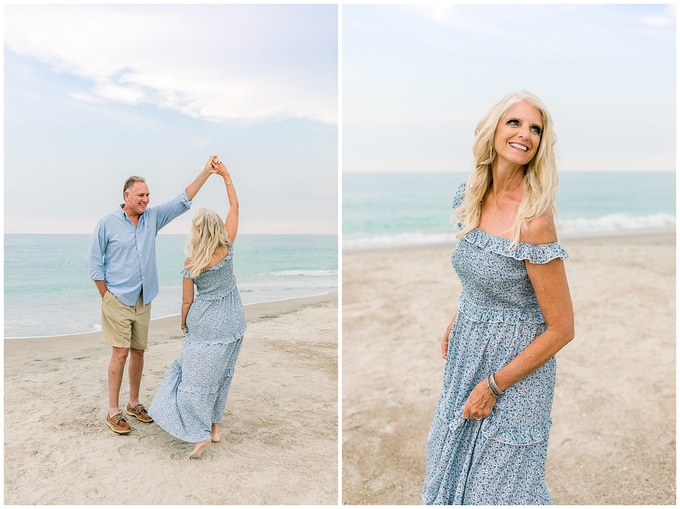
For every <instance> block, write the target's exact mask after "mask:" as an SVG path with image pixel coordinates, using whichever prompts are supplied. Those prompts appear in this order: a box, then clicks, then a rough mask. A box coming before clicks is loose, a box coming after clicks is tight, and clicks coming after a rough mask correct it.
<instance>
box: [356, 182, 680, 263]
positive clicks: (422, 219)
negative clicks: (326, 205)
mask: <svg viewBox="0 0 680 509" xmlns="http://www.w3.org/2000/svg"><path fill="white" fill-rule="evenodd" d="M468 176H469V173H406V174H405V173H400V174H386V173H345V174H343V178H342V181H343V182H342V248H343V250H352V249H365V248H389V247H395V246H409V245H418V244H431V243H442V242H450V243H453V242H454V238H455V234H456V228H455V227H454V226H453V225H452V224H451V223H450V221H449V218H450V216H451V212H452V199H453V195H454V192H455V190H456V188H457V187H458V184H460V183H461V182H464V181H465V180H467V178H468ZM557 208H558V230H559V235H560V237H561V238H565V237H574V236H585V235H609V234H620V233H635V232H645V231H675V173H670V172H666V173H664V172H639V173H605V172H600V173H597V172H578V173H576V172H572V173H566V172H565V173H562V174H560V186H559V188H558V193H557Z"/></svg>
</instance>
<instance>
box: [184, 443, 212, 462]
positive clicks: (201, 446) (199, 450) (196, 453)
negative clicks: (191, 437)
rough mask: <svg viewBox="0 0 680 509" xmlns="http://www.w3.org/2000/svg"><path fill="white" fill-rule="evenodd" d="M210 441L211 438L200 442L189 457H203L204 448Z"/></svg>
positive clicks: (194, 458)
mask: <svg viewBox="0 0 680 509" xmlns="http://www.w3.org/2000/svg"><path fill="white" fill-rule="evenodd" d="M209 443H210V440H203V442H198V443H197V444H196V445H195V446H194V450H193V451H191V453H190V454H189V459H192V460H197V459H198V458H200V457H201V453H202V452H203V449H204V448H205V446H206V445H208V444H209Z"/></svg>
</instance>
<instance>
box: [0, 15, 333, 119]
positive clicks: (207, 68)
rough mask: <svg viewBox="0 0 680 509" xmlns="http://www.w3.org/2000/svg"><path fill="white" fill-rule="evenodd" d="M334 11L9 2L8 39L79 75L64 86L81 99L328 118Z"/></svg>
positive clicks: (206, 114) (219, 113) (187, 110)
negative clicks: (71, 84)
mask: <svg viewBox="0 0 680 509" xmlns="http://www.w3.org/2000/svg"><path fill="white" fill-rule="evenodd" d="M336 16H337V9H336V8H335V6H331V5H320V6H319V5H317V6H311V5H299V6H275V5H266V6H265V5H259V6H258V5H202V6H188V5H146V6H134V5H118V6H111V5H108V6H106V5H68V6H67V5H61V6H55V5H32V6H19V5H9V6H6V7H5V44H6V47H7V48H9V49H10V50H11V51H13V52H15V53H16V54H19V55H22V56H24V57H29V58H33V59H36V60H38V61H40V62H43V63H45V64H48V65H49V66H50V67H51V68H52V69H53V70H54V71H55V72H57V73H62V74H67V75H70V76H73V77H77V78H80V79H81V80H82V79H84V80H85V82H86V83H88V84H89V87H87V88H86V89H83V88H82V85H78V86H79V87H80V88H78V89H77V90H70V91H67V93H68V94H70V96H71V97H72V98H75V99H78V100H83V101H88V102H96V101H102V100H103V101H113V102H119V103H125V104H132V105H142V104H146V105H155V106H156V107H159V108H163V109H169V110H174V111H180V112H182V113H183V114H185V115H188V116H190V117H194V118H200V119H204V120H207V121H213V122H225V121H246V122H252V121H259V120H265V119H284V118H306V119H312V120H316V121H320V122H324V123H331V124H333V123H336V122H337V31H336V29H337V17H336ZM74 86H76V85H74Z"/></svg>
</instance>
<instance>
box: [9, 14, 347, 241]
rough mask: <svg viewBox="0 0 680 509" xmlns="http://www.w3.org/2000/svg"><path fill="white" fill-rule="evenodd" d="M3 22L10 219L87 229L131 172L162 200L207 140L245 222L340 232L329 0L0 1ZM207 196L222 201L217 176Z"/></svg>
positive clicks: (260, 229) (207, 203)
mask: <svg viewBox="0 0 680 509" xmlns="http://www.w3.org/2000/svg"><path fill="white" fill-rule="evenodd" d="M4 23H5V25H4V29H5V30H4V35H5V39H4V42H5V47H4V65H5V75H4V120H5V124H4V133H5V138H4V154H5V155H4V168H5V181H4V184H5V207H4V226H5V232H6V233H91V232H92V231H93V230H94V228H95V225H96V223H97V221H98V220H99V219H100V218H101V217H102V216H104V215H106V214H108V213H110V212H113V211H114V210H115V209H116V208H117V207H118V206H119V204H120V203H122V186H123V182H124V181H125V180H126V179H127V177H129V176H131V175H141V176H143V177H145V178H146V180H147V184H148V186H149V190H150V193H151V205H153V204H154V203H156V204H158V203H162V202H163V201H166V200H169V199H171V198H173V197H174V196H176V195H177V194H178V193H180V192H181V191H182V190H183V189H184V188H185V187H186V186H187V185H188V184H189V183H190V182H192V181H193V180H194V178H196V176H197V175H198V174H199V172H200V171H201V169H202V168H203V166H204V165H205V163H206V161H207V160H208V158H209V156H210V155H212V154H215V155H218V156H219V158H220V159H221V160H222V161H223V162H225V164H226V165H227V167H228V168H229V170H230V172H231V176H232V180H233V181H234V184H235V188H236V190H237V192H238V195H239V201H240V218H241V219H240V228H239V232H240V233H253V234H262V233H267V234H268V233H274V234H276V233H285V234H288V233H310V234H336V233H337V230H338V120H339V119H338V7H337V6H336V5H218V4H215V5H86V4H81V5H32V6H22V5H5V6H4ZM200 207H208V208H212V209H214V210H216V211H218V212H219V213H220V214H226V212H227V209H228V205H227V200H226V194H225V191H224V184H223V181H222V180H221V178H220V177H218V176H213V177H211V179H210V180H208V182H207V183H206V184H205V186H204V187H203V189H202V190H201V192H200V193H199V195H198V196H197V197H196V199H195V200H194V203H193V205H192V210H193V211H195V210H196V209H198V208H200ZM192 215H193V212H192V211H190V212H188V213H186V214H184V215H183V216H181V217H180V218H178V219H176V220H175V221H173V222H172V223H171V224H170V225H168V226H167V227H166V228H165V229H164V230H163V232H166V233H184V234H186V233H188V231H189V225H190V221H191V217H192Z"/></svg>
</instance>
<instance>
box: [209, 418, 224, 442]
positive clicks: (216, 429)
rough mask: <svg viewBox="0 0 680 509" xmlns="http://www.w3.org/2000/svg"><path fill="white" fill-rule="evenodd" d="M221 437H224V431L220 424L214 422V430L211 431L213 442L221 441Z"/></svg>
mask: <svg viewBox="0 0 680 509" xmlns="http://www.w3.org/2000/svg"><path fill="white" fill-rule="evenodd" d="M221 438H222V431H221V429H220V425H219V424H215V423H213V425H212V431H211V432H210V439H211V440H212V441H213V442H215V443H217V442H219V441H220V439H221Z"/></svg>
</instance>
